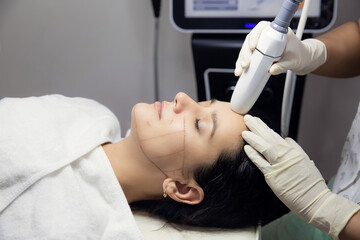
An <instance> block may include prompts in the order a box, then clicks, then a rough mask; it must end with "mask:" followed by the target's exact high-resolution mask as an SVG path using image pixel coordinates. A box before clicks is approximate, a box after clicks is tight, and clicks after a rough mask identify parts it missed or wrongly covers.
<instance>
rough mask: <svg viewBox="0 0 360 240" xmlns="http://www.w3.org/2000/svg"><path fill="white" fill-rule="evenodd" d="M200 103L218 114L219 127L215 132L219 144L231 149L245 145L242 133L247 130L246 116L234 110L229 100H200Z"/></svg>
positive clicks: (216, 142)
mask: <svg viewBox="0 0 360 240" xmlns="http://www.w3.org/2000/svg"><path fill="white" fill-rule="evenodd" d="M199 105H200V106H203V107H206V108H208V109H209V110H210V111H211V112H215V113H216V115H217V129H216V133H215V134H214V142H215V144H216V145H217V146H221V147H222V148H223V149H229V150H231V149H238V148H240V147H241V146H242V145H243V143H244V141H243V139H242V137H241V133H242V132H243V131H244V130H247V128H246V125H245V123H244V117H243V115H240V114H237V113H235V112H234V111H232V110H231V107H230V103H229V102H222V101H218V100H211V101H204V102H199Z"/></svg>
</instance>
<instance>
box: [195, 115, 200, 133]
mask: <svg viewBox="0 0 360 240" xmlns="http://www.w3.org/2000/svg"><path fill="white" fill-rule="evenodd" d="M199 121H200V119H198V118H197V119H195V128H196V130H198V131H199V130H200V129H199Z"/></svg>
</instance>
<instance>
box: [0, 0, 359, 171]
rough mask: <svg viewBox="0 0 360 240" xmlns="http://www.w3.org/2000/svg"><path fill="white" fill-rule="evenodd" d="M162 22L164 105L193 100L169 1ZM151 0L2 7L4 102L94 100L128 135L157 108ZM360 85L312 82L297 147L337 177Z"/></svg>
mask: <svg viewBox="0 0 360 240" xmlns="http://www.w3.org/2000/svg"><path fill="white" fill-rule="evenodd" d="M162 2H163V6H162V12H161V19H160V49H159V67H160V71H159V78H160V98H161V99H163V100H172V98H173V97H174V95H175V94H176V93H177V92H178V91H184V92H186V93H188V94H189V95H190V96H191V97H193V98H196V84H195V75H194V67H193V60H192V53H191V46H190V37H191V36H190V34H185V33H180V32H177V31H176V30H175V29H174V28H173V27H172V26H171V23H170V20H169V10H168V9H169V2H168V0H164V1H162ZM359 9H360V2H359V1H358V0H340V1H339V17H338V19H337V21H336V26H338V25H340V24H342V23H344V22H346V21H351V20H352V21H354V20H357V18H358V17H359ZM153 27H154V19H153V13H152V9H151V1H150V0H121V1H119V0H101V1H97V0H0V97H5V96H11V97H25V96H33V95H44V94H49V93H60V94H64V95H67V96H82V97H88V98H93V99H96V100H98V101H100V102H101V103H103V104H104V105H106V106H108V107H109V108H110V109H111V110H112V111H113V112H114V113H115V114H116V115H117V116H118V118H119V120H120V122H121V124H122V129H123V131H124V130H126V129H127V128H128V127H129V126H130V111H131V108H132V106H133V105H134V104H135V103H137V102H141V101H143V102H153V100H154V89H153V85H154V84H153V69H152V60H153V58H152V51H153V38H154V36H153V33H154V31H153ZM359 90H360V78H359V77H358V78H354V79H341V80H339V79H330V78H322V77H318V76H315V75H309V77H308V81H307V84H306V89H305V95H304V102H303V109H302V116H301V121H300V130H299V131H300V132H299V142H300V144H301V145H302V146H303V148H304V149H305V150H306V151H307V152H308V154H309V155H310V157H311V158H312V159H314V160H315V162H316V164H317V165H318V166H319V168H320V169H321V171H322V172H323V174H324V176H325V177H326V178H329V177H330V176H332V175H333V174H334V173H335V171H336V168H337V166H338V160H339V157H340V153H341V148H342V145H343V143H344V141H345V137H346V133H347V131H348V129H349V127H350V124H351V121H352V118H353V116H354V113H355V110H356V107H357V104H358V102H359V100H360V98H359Z"/></svg>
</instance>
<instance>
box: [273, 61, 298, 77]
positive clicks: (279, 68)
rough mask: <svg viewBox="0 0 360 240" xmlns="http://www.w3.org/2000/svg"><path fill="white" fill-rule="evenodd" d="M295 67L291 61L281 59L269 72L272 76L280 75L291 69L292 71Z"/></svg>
mask: <svg viewBox="0 0 360 240" xmlns="http://www.w3.org/2000/svg"><path fill="white" fill-rule="evenodd" d="M293 66H294V63H293V61H291V60H290V59H289V60H288V59H280V61H278V62H277V63H274V64H273V65H271V67H270V69H269V72H270V74H271V75H278V74H280V73H283V72H286V71H287V70H289V69H292V68H293Z"/></svg>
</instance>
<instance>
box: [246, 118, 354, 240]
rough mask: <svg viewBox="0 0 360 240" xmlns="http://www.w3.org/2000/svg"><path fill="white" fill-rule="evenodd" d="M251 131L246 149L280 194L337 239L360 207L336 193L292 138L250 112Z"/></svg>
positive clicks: (247, 119) (294, 210)
mask: <svg viewBox="0 0 360 240" xmlns="http://www.w3.org/2000/svg"><path fill="white" fill-rule="evenodd" d="M244 121H245V124H246V125H247V127H248V128H249V130H250V131H251V132H250V131H244V132H243V133H242V137H243V138H244V140H245V141H246V142H247V143H249V145H246V146H245V152H246V154H247V155H248V157H249V158H250V159H251V160H252V161H253V162H254V164H255V165H256V166H257V167H258V168H259V169H260V170H261V172H262V173H263V174H264V176H265V180H266V182H267V184H268V185H269V186H270V188H271V189H272V190H273V192H274V193H275V194H276V196H277V197H278V198H279V199H280V200H281V201H282V202H283V203H284V204H285V205H286V206H287V207H288V208H289V209H291V210H292V211H293V212H294V213H296V214H297V215H298V216H299V217H301V218H302V219H303V220H304V221H306V222H307V223H310V224H312V225H314V226H315V227H317V228H319V229H320V230H322V231H323V232H325V233H327V234H329V235H330V236H332V237H333V238H335V239H337V238H338V235H339V233H340V232H341V230H342V229H343V228H344V227H345V225H346V223H347V222H348V220H349V219H350V218H351V217H352V215H353V214H355V213H356V212H357V211H358V210H359V209H360V206H359V205H357V204H356V203H354V202H352V201H350V200H347V199H345V198H342V197H340V196H338V195H336V194H334V193H332V192H331V191H330V190H329V188H328V187H327V186H326V184H325V181H324V179H323V177H322V176H321V174H320V172H319V170H318V169H317V168H316V167H315V164H314V162H313V161H312V160H310V159H309V157H308V156H307V155H306V153H305V152H304V151H303V150H302V148H301V147H300V146H299V145H298V144H297V143H296V142H295V141H294V140H292V139H291V138H286V139H283V138H282V137H281V136H280V135H278V134H277V133H275V132H274V131H273V130H271V129H270V128H269V127H268V126H267V125H266V124H265V123H263V122H262V121H261V120H260V119H259V118H256V117H252V116H250V115H246V116H245V117H244Z"/></svg>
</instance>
